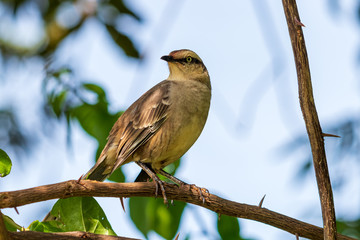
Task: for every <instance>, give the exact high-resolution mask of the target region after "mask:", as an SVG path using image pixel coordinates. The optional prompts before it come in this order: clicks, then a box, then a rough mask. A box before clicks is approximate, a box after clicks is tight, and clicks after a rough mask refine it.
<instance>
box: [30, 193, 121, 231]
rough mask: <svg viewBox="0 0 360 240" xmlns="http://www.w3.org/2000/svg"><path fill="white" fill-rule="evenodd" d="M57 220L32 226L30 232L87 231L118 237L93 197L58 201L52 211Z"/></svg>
mask: <svg viewBox="0 0 360 240" xmlns="http://www.w3.org/2000/svg"><path fill="white" fill-rule="evenodd" d="M51 216H54V217H56V220H52V221H46V222H39V221H35V222H33V223H32V224H31V225H30V230H32V231H40V232H69V231H85V232H91V233H96V234H105V235H116V234H115V232H114V230H113V229H112V228H111V225H110V223H109V222H108V220H107V218H106V216H105V213H104V211H103V210H102V209H101V207H100V205H99V204H98V203H97V201H96V200H95V199H94V198H92V197H72V198H66V199H60V200H58V201H57V202H56V203H55V205H54V207H53V208H52V210H51Z"/></svg>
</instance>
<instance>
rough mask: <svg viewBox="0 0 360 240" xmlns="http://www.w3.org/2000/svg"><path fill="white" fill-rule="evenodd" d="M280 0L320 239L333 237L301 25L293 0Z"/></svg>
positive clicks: (321, 142)
mask: <svg viewBox="0 0 360 240" xmlns="http://www.w3.org/2000/svg"><path fill="white" fill-rule="evenodd" d="M282 2H283V7H284V12H285V16H286V21H287V24H288V28H289V34H290V39H291V45H292V48H293V52H294V59H295V64H296V71H297V77H298V85H299V98H300V106H301V111H302V113H303V117H304V120H305V125H306V130H307V133H308V136H309V140H310V145H311V151H312V156H313V162H314V168H315V175H316V180H317V185H318V190H319V195H320V202H321V210H322V217H323V226H324V239H325V240H335V239H336V218H335V209H334V200H333V194H332V188H331V183H330V177H329V171H328V166H327V161H326V154H325V147H324V138H323V133H322V130H321V126H320V122H319V118H318V115H317V112H316V108H315V102H314V96H313V93H312V85H311V77H310V68H309V61H308V57H307V52H306V46H305V41H304V35H303V32H302V27H303V26H304V25H303V24H302V23H301V22H300V17H299V13H298V10H297V6H296V1H295V0H283V1H282Z"/></svg>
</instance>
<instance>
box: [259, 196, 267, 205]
mask: <svg viewBox="0 0 360 240" xmlns="http://www.w3.org/2000/svg"><path fill="white" fill-rule="evenodd" d="M265 197H266V194H264V196H263V197H262V198H261V200H260V202H259V205H258V207H259V208H262V205H263V202H264V199H265Z"/></svg>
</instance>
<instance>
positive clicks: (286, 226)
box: [0, 180, 354, 240]
mask: <svg viewBox="0 0 360 240" xmlns="http://www.w3.org/2000/svg"><path fill="white" fill-rule="evenodd" d="M164 186H165V190H166V195H167V197H168V198H169V199H173V200H178V201H183V202H187V203H192V204H195V205H198V206H201V207H204V208H207V209H209V210H212V211H214V212H217V213H219V214H224V215H229V216H234V217H238V218H245V219H251V220H254V221H258V222H262V223H265V224H269V225H271V226H274V227H276V228H279V229H282V230H284V231H287V232H289V233H292V234H295V235H296V234H297V235H298V236H300V237H305V238H309V239H315V240H317V239H318V240H321V239H322V236H323V229H322V228H320V227H316V226H314V225H311V224H308V223H305V222H302V221H299V220H296V219H294V218H291V217H288V216H285V215H283V214H280V213H276V212H273V211H270V210H268V209H266V208H261V207H258V206H254V205H248V204H242V203H237V202H233V201H229V200H226V199H223V198H220V197H218V196H216V195H213V194H210V193H208V192H206V191H203V192H202V195H203V196H204V198H205V203H203V201H202V200H201V198H200V193H199V192H198V191H197V189H196V188H195V187H192V186H190V185H185V186H181V187H179V186H177V185H175V184H168V183H165V184H164ZM154 194H155V185H154V183H153V182H144V183H108V182H106V183H103V182H97V181H89V180H82V181H80V182H78V181H75V180H70V181H66V182H60V183H57V184H50V185H44V186H39V187H34V188H28V189H24V190H18V191H11V192H1V193H0V208H12V207H18V206H23V205H25V204H30V203H34V202H40V201H46V200H50V199H57V198H68V197H74V196H94V197H117V198H119V197H153V196H154ZM338 237H339V239H344V240H350V239H351V240H354V239H353V238H350V237H347V236H343V235H340V234H339V235H338Z"/></svg>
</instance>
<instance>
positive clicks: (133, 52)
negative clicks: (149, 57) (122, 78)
mask: <svg viewBox="0 0 360 240" xmlns="http://www.w3.org/2000/svg"><path fill="white" fill-rule="evenodd" d="M106 29H107V31H108V32H109V34H110V36H111V38H112V39H113V40H114V42H115V43H116V44H117V45H118V46H119V47H120V48H121V49H122V50H123V51H124V52H125V54H126V55H127V56H129V57H134V58H139V56H140V55H139V52H138V50H137V49H136V48H135V46H134V44H133V42H132V41H131V40H130V38H128V37H127V36H126V35H125V34H122V33H120V32H119V31H118V30H116V28H115V27H114V26H111V25H108V24H106Z"/></svg>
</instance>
